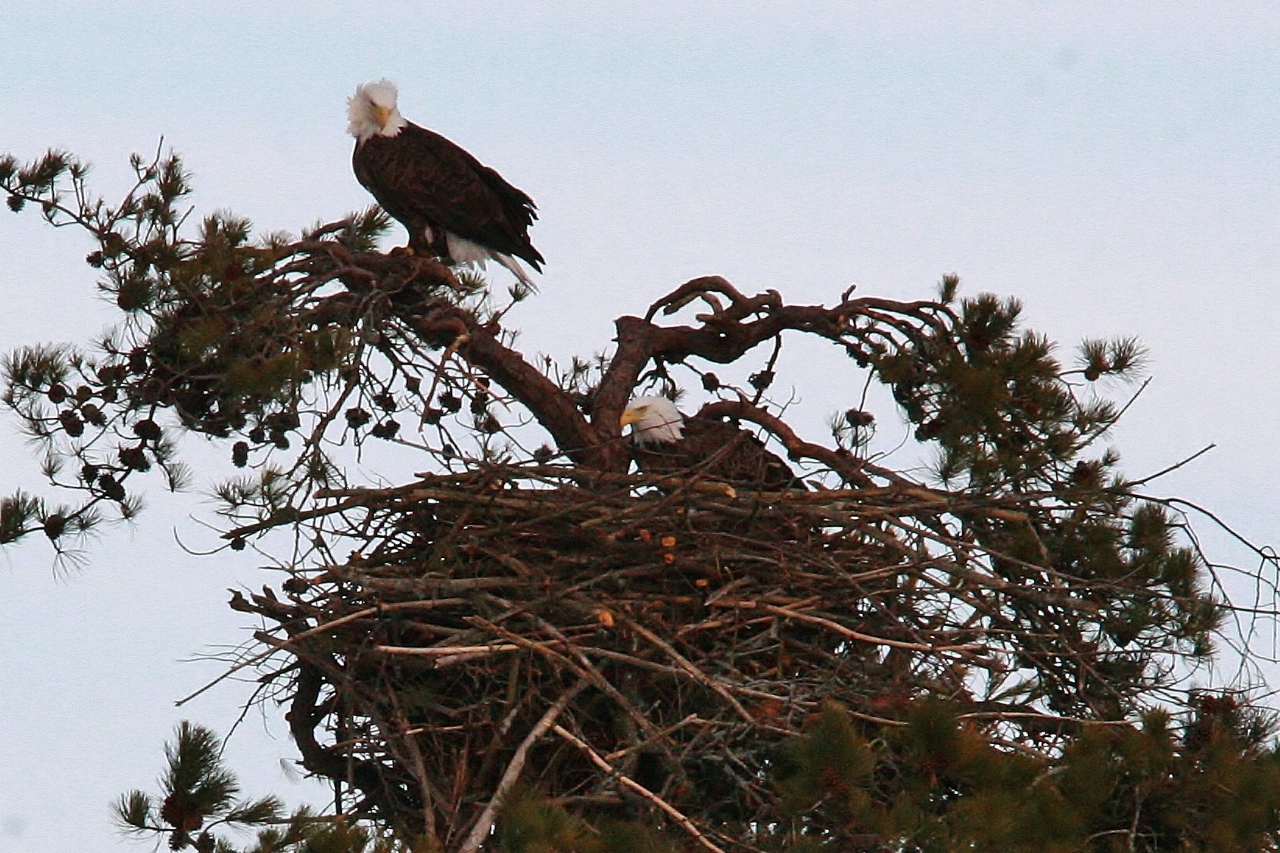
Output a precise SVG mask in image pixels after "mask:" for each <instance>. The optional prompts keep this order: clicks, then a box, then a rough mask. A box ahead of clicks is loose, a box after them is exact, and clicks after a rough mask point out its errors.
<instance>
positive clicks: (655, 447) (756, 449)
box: [622, 397, 804, 491]
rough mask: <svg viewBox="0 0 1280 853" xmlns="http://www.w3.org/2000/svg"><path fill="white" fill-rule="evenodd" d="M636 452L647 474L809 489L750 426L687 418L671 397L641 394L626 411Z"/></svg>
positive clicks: (624, 416) (768, 487)
mask: <svg viewBox="0 0 1280 853" xmlns="http://www.w3.org/2000/svg"><path fill="white" fill-rule="evenodd" d="M627 425H630V426H631V439H632V442H633V448H632V456H633V457H634V458H635V460H636V464H637V465H639V466H640V470H641V471H644V472H645V473H646V474H707V475H709V476H711V477H714V478H715V479H717V480H721V481H723V482H726V483H729V484H731V485H737V486H747V487H749V488H756V489H766V490H770V491H777V490H782V489H804V484H803V483H802V482H801V480H800V478H799V477H797V476H796V473H795V472H794V471H792V470H791V467H790V466H789V465H787V463H786V462H783V461H782V459H781V458H779V457H778V456H777V455H776V454H774V453H771V452H770V451H769V450H768V449H767V448H765V446H764V444H763V443H761V441H760V439H758V438H756V437H755V436H754V435H752V434H751V433H749V432H747V431H746V430H745V429H742V428H740V427H736V426H734V425H733V424H731V423H728V422H726V421H722V420H719V419H717V418H703V417H698V416H697V415H695V416H693V417H685V416H684V415H682V414H680V411H679V410H678V409H677V408H676V405H675V403H673V402H671V401H670V400H668V399H667V398H666V397H637V398H635V399H633V400H632V401H631V402H630V403H628V404H627V408H626V411H624V412H623V413H622V426H627Z"/></svg>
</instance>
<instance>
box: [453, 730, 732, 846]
mask: <svg viewBox="0 0 1280 853" xmlns="http://www.w3.org/2000/svg"><path fill="white" fill-rule="evenodd" d="M551 730H552V731H553V732H555V733H556V734H558V735H559V736H560V737H562V738H564V739H565V740H567V741H568V742H569V743H571V744H573V745H574V746H576V747H577V748H578V749H580V750H582V751H583V752H584V753H586V755H587V757H588V758H590V759H591V761H592V763H593V764H595V765H596V766H597V767H599V768H600V769H601V770H603V771H605V772H606V773H608V774H609V775H610V776H612V777H613V778H614V779H617V780H618V783H619V784H620V785H622V786H623V787H626V788H630V789H631V790H632V791H635V792H636V793H637V794H639V795H640V796H642V797H644V798H645V799H646V800H648V801H649V802H651V803H653V804H654V805H655V806H657V807H658V808H660V809H662V810H663V811H664V812H666V813H667V814H668V815H670V817H671V818H672V820H674V821H675V822H676V823H678V824H680V826H681V828H683V829H684V831H685V832H687V833H689V834H690V835H691V836H693V838H694V840H696V841H697V842H698V843H699V844H701V845H702V846H703V847H705V848H707V849H708V850H712V851H715V853H726V851H725V849H724V848H723V847H720V846H718V845H716V844H715V843H714V842H713V841H712V840H711V839H710V838H707V837H706V836H705V835H703V834H702V833H701V832H700V831H699V830H698V827H697V826H695V825H694V823H693V821H691V820H689V818H687V817H686V816H685V815H684V813H683V812H681V811H680V810H679V809H677V808H676V807H675V806H673V805H671V804H670V803H668V802H667V801H666V800H664V799H662V797H659V796H658V795H657V794H655V793H653V791H650V790H649V789H648V788H646V787H645V786H643V785H641V784H640V783H639V782H637V781H635V780H634V779H632V778H631V777H630V776H627V775H626V774H624V773H622V772H621V771H620V770H618V769H617V768H616V767H614V766H613V765H612V764H610V763H609V762H607V761H605V760H604V757H603V756H602V755H600V753H598V752H596V751H595V750H594V749H592V748H591V745H590V744H588V743H586V742H585V741H583V740H581V739H579V738H577V737H576V736H574V735H573V733H572V732H568V731H566V730H565V729H564V728H562V727H561V726H558V725H557V726H552V727H551ZM467 853H470V851H467Z"/></svg>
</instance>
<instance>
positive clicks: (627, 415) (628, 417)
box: [618, 409, 644, 426]
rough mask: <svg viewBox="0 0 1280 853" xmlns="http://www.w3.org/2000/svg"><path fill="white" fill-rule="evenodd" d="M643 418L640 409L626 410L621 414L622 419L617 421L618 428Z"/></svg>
mask: <svg viewBox="0 0 1280 853" xmlns="http://www.w3.org/2000/svg"><path fill="white" fill-rule="evenodd" d="M643 417H644V412H643V411H641V410H640V409H627V410H626V411H625V412H623V413H622V417H621V418H620V419H619V421H618V425H619V426H627V425H629V424H633V423H635V422H636V421H638V420H640V419H641V418H643Z"/></svg>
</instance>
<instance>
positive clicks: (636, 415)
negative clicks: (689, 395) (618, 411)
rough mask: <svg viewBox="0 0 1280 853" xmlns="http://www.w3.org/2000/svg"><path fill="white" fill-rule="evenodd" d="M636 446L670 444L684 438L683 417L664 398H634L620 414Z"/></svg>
mask: <svg viewBox="0 0 1280 853" xmlns="http://www.w3.org/2000/svg"><path fill="white" fill-rule="evenodd" d="M627 424H630V425H631V438H632V440H633V441H635V443H636V444H671V443H672V442H676V441H679V440H680V439H681V438H683V437H684V415H682V414H680V410H679V409H677V408H676V404H675V403H673V402H671V401H670V400H668V399H667V398H666V397H636V398H635V399H634V400H632V401H631V402H630V403H627V409H626V411H624V412H623V413H622V425H623V426H626V425H627Z"/></svg>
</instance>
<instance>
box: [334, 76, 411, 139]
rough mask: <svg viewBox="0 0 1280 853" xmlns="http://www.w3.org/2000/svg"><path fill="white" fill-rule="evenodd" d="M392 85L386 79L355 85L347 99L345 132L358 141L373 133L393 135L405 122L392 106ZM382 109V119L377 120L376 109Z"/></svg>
mask: <svg viewBox="0 0 1280 853" xmlns="http://www.w3.org/2000/svg"><path fill="white" fill-rule="evenodd" d="M397 97H398V96H397V92H396V86H395V84H394V83H392V82H391V81H390V80H386V79H383V80H375V81H374V82H372V83H365V84H364V85H363V86H359V87H357V88H356V93H355V94H354V95H352V96H351V97H350V98H347V122H348V123H347V133H349V134H351V135H352V136H354V137H355V138H356V139H359V140H361V141H363V140H365V139H368V138H369V137H371V136H373V135H375V134H377V135H380V136H395V135H396V134H397V133H399V132H400V130H401V128H403V127H404V126H405V125H406V124H408V122H407V121H405V118H404V116H402V115H400V109H399V108H398V107H397V106H396V99H397ZM379 110H385V111H386V117H387V118H386V121H385V122H380V121H379V120H378V111H379Z"/></svg>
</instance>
